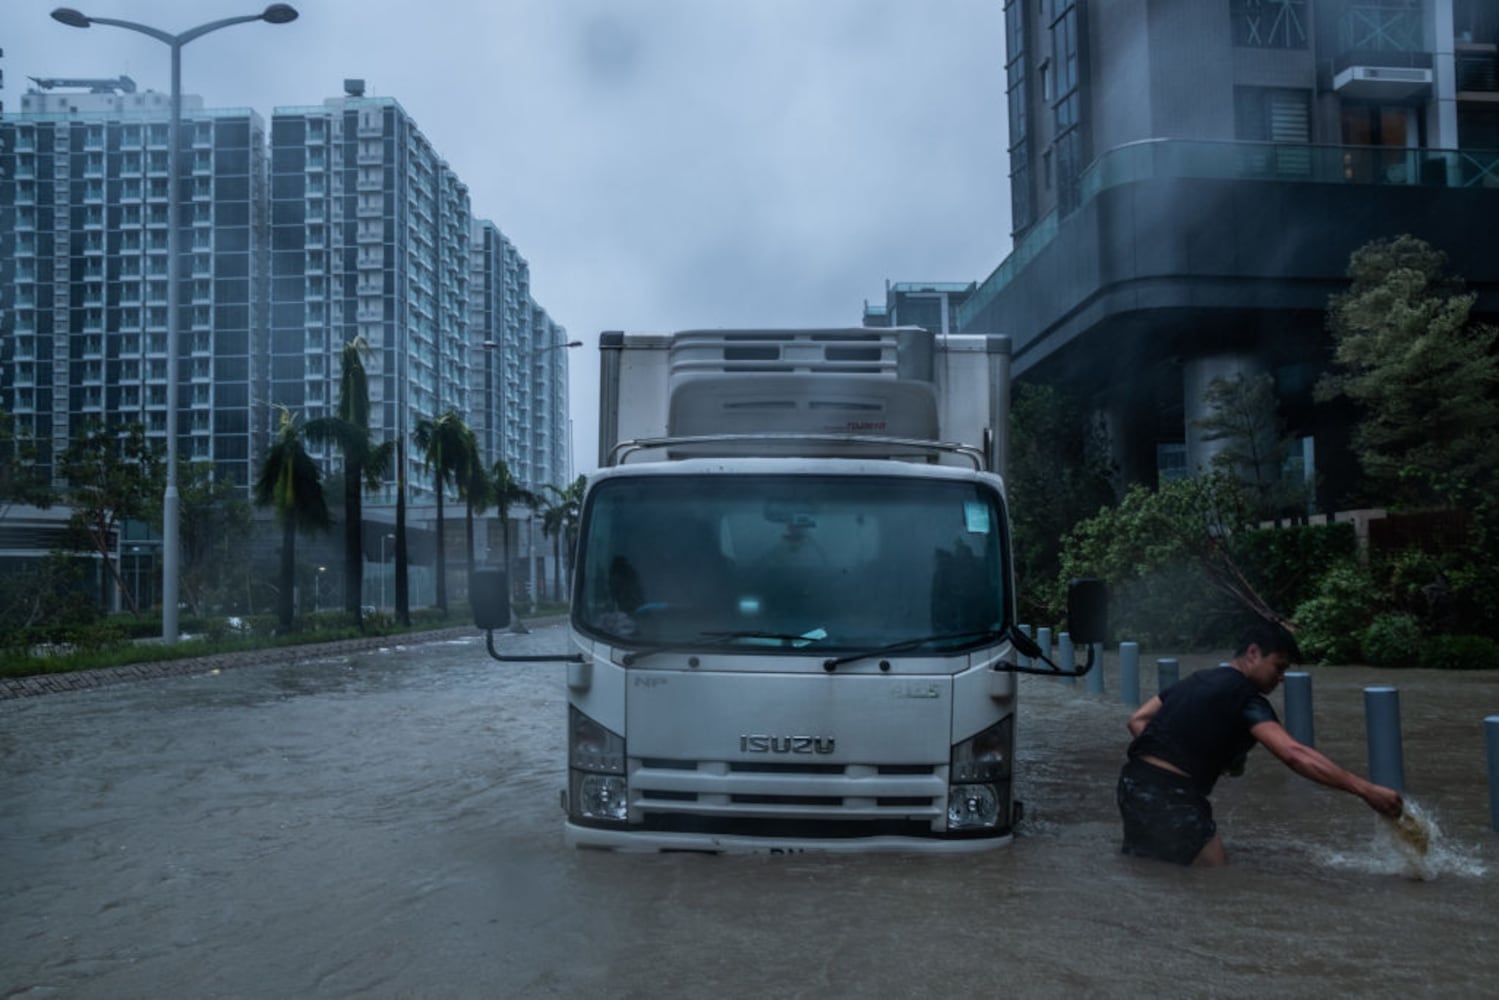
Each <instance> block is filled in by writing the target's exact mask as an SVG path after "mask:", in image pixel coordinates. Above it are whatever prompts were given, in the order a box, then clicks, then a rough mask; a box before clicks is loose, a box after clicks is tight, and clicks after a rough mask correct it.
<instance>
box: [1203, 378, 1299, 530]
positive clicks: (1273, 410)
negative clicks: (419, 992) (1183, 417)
mask: <svg viewBox="0 0 1499 1000" xmlns="http://www.w3.org/2000/svg"><path fill="white" fill-rule="evenodd" d="M1203 402H1204V403H1205V404H1206V405H1207V409H1208V416H1206V417H1204V418H1202V419H1201V420H1197V421H1194V423H1195V425H1196V426H1197V427H1198V428H1200V429H1201V430H1202V432H1203V435H1202V436H1203V440H1206V441H1221V442H1222V447H1221V448H1220V449H1219V450H1218V451H1217V452H1216V453H1215V454H1214V455H1213V468H1215V469H1217V470H1219V471H1221V472H1224V473H1226V474H1228V475H1231V476H1237V477H1238V478H1239V479H1240V480H1242V481H1243V483H1244V485H1245V487H1246V488H1247V489H1248V491H1249V495H1250V500H1251V507H1252V513H1253V514H1254V516H1255V517H1257V518H1260V519H1266V518H1274V517H1279V516H1280V515H1282V514H1285V513H1287V512H1289V511H1293V510H1296V509H1297V507H1298V505H1301V506H1302V507H1303V508H1304V505H1305V503H1306V499H1307V494H1306V489H1305V487H1304V486H1302V484H1300V483H1294V482H1289V481H1287V480H1286V479H1284V478H1283V477H1282V475H1281V473H1282V469H1283V467H1284V458H1285V456H1286V455H1287V454H1288V453H1289V451H1290V448H1291V439H1290V438H1289V437H1288V436H1287V435H1286V433H1285V430H1284V423H1283V421H1282V420H1281V418H1280V402H1279V400H1278V399H1277V398H1276V395H1275V377H1274V376H1272V375H1270V374H1268V373H1266V374H1263V375H1255V376H1245V375H1242V374H1239V375H1234V376H1233V377H1231V378H1225V377H1223V376H1219V377H1218V378H1215V379H1213V380H1212V381H1211V382H1209V383H1208V387H1207V392H1206V393H1204V397H1203Z"/></svg>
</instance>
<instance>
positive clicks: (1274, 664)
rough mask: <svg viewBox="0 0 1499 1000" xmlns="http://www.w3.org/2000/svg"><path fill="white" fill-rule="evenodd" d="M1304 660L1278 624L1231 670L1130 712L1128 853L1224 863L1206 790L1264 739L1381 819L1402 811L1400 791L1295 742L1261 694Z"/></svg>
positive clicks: (1123, 790) (1121, 792)
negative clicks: (1345, 767) (1359, 801)
mask: <svg viewBox="0 0 1499 1000" xmlns="http://www.w3.org/2000/svg"><path fill="white" fill-rule="evenodd" d="M1300 658H1301V651H1300V650H1299V649H1297V648H1296V640H1295V639H1293V638H1292V637H1291V633H1289V632H1287V631H1286V630H1285V629H1283V628H1281V627H1280V626H1279V625H1273V624H1269V623H1264V624H1261V625H1256V626H1255V627H1254V628H1252V629H1250V630H1249V631H1248V632H1247V633H1245V635H1244V637H1243V638H1242V639H1241V640H1240V642H1239V651H1238V652H1237V653H1235V654H1234V658H1233V662H1232V663H1230V664H1229V665H1228V667H1218V668H1210V669H1207V670H1199V671H1198V672H1197V673H1195V674H1193V675H1191V676H1190V677H1188V678H1186V679H1185V680H1183V681H1181V682H1180V683H1178V684H1173V685H1172V686H1171V687H1169V688H1167V689H1166V690H1165V691H1163V692H1162V693H1161V694H1160V695H1158V696H1157V697H1154V698H1152V699H1150V700H1149V701H1147V702H1146V703H1145V704H1144V705H1141V706H1140V710H1139V711H1137V712H1136V713H1135V714H1134V715H1132V716H1130V720H1129V723H1128V725H1129V731H1130V735H1131V736H1133V737H1134V741H1133V742H1131V743H1130V745H1129V760H1128V761H1127V762H1126V763H1125V765H1124V769H1123V771H1121V772H1120V774H1119V789H1118V793H1117V797H1118V801H1119V814H1120V816H1121V817H1122V818H1123V820H1124V853H1125V854H1136V855H1140V856H1142V857H1148V858H1160V859H1161V860H1163V861H1174V862H1176V863H1177V864H1181V865H1190V864H1194V863H1195V864H1199V865H1221V864H1224V863H1226V862H1227V861H1228V856H1227V854H1225V853H1224V850H1223V838H1222V837H1220V836H1219V835H1218V825H1217V824H1216V823H1214V822H1213V807H1212V805H1211V804H1210V803H1209V802H1208V795H1209V794H1210V793H1211V792H1212V790H1213V785H1214V783H1215V782H1217V780H1218V775H1220V774H1222V773H1223V772H1224V771H1229V772H1230V773H1233V774H1239V773H1241V772H1242V770H1243V766H1244V756H1245V755H1246V754H1247V753H1248V752H1249V751H1250V750H1251V749H1253V748H1254V745H1255V743H1257V742H1258V743H1263V744H1264V745H1265V749H1267V750H1269V751H1270V752H1271V753H1273V754H1274V755H1275V756H1277V757H1279V758H1280V759H1281V760H1282V761H1283V762H1284V763H1285V764H1286V766H1287V767H1289V768H1290V769H1291V770H1293V771H1295V772H1296V773H1297V774H1299V775H1301V776H1302V777H1304V778H1310V779H1311V780H1313V781H1315V782H1317V783H1319V784H1323V785H1326V786H1327V787H1329V788H1338V789H1341V790H1343V791H1345V792H1351V793H1352V794H1354V795H1357V796H1358V797H1359V798H1361V799H1363V800H1364V801H1365V802H1367V803H1368V804H1369V808H1371V809H1373V810H1374V811H1375V812H1378V813H1381V814H1383V815H1385V816H1391V817H1395V816H1399V815H1400V811H1401V808H1402V803H1401V800H1400V793H1399V792H1396V791H1395V790H1394V789H1391V788H1385V787H1383V786H1382V785H1376V784H1374V783H1373V782H1370V781H1365V780H1364V779H1363V778H1360V777H1359V776H1358V775H1356V774H1353V773H1351V772H1349V771H1345V770H1343V769H1342V768H1341V767H1339V766H1338V765H1336V764H1334V763H1333V762H1332V761H1331V760H1329V759H1328V758H1327V757H1326V756H1324V755H1323V754H1320V753H1318V752H1317V751H1316V750H1313V749H1312V748H1311V747H1308V746H1303V745H1302V744H1300V743H1298V742H1297V741H1296V740H1295V739H1294V738H1293V737H1292V736H1291V734H1290V733H1288V732H1286V730H1285V728H1284V727H1283V726H1282V725H1281V724H1280V720H1279V719H1277V718H1276V716H1275V709H1273V708H1271V707H1270V703H1269V702H1268V701H1266V700H1265V695H1267V694H1269V693H1270V692H1271V691H1274V690H1275V689H1276V687H1277V686H1279V684H1280V682H1281V679H1282V678H1283V677H1285V673H1286V668H1287V667H1288V666H1290V665H1291V663H1293V662H1295V661H1296V660H1299V659H1300Z"/></svg>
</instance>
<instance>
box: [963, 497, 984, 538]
mask: <svg viewBox="0 0 1499 1000" xmlns="http://www.w3.org/2000/svg"><path fill="white" fill-rule="evenodd" d="M963 523H964V524H965V525H967V527H968V530H969V531H971V532H972V533H973V534H975V535H987V534H988V533H989V505H988V504H986V503H981V502H979V501H978V500H967V501H964V503H963Z"/></svg>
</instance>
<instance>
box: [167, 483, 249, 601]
mask: <svg viewBox="0 0 1499 1000" xmlns="http://www.w3.org/2000/svg"><path fill="white" fill-rule="evenodd" d="M213 472H214V467H213V463H211V462H193V463H191V464H186V463H184V465H183V467H182V468H181V469H180V470H179V471H178V473H177V482H178V484H179V492H180V494H181V511H180V514H179V523H178V534H179V537H180V539H181V549H182V594H183V597H184V598H185V599H186V600H187V603H188V606H189V607H191V608H192V611H193V614H195V615H201V614H203V613H204V612H205V611H206V610H207V609H208V605H209V604H210V603H218V604H223V603H224V602H225V600H226V596H227V594H228V592H229V590H230V588H231V587H232V586H234V584H235V583H236V582H237V577H236V572H237V571H239V572H242V571H243V568H244V567H246V566H248V565H249V562H250V538H251V532H252V523H251V518H250V504H249V502H248V501H247V500H246V499H245V495H244V492H243V489H242V488H241V487H240V486H239V485H238V484H236V483H235V482H233V481H232V480H228V479H218V478H215V477H214V474H213Z"/></svg>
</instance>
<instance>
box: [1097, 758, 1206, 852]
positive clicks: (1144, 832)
mask: <svg viewBox="0 0 1499 1000" xmlns="http://www.w3.org/2000/svg"><path fill="white" fill-rule="evenodd" d="M1115 797H1116V798H1117V800H1118V802H1119V816H1120V818H1121V819H1123V820H1124V853H1125V854H1135V855H1139V856H1140V857H1145V858H1159V859H1160V860H1162V861H1174V862H1176V863H1177V864H1179V865H1190V864H1191V863H1192V861H1193V860H1194V859H1195V858H1196V857H1197V853H1198V852H1199V851H1201V850H1202V848H1203V847H1204V846H1205V845H1206V844H1207V842H1208V841H1210V840H1212V839H1213V834H1215V833H1217V832H1218V824H1217V823H1214V822H1213V806H1212V804H1211V803H1210V802H1208V799H1207V796H1206V795H1203V794H1202V793H1201V792H1200V791H1198V790H1197V786H1196V785H1195V784H1193V782H1192V779H1191V778H1188V777H1186V776H1184V775H1180V774H1173V773H1171V772H1170V771H1166V770H1162V769H1161V768H1159V767H1155V766H1153V765H1151V764H1146V763H1145V762H1143V761H1138V760H1132V761H1129V762H1127V763H1126V764H1125V765H1124V769H1123V770H1122V771H1120V772H1119V788H1118V791H1117V792H1116V796H1115Z"/></svg>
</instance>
